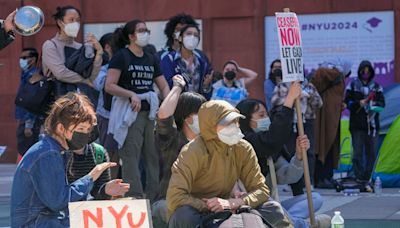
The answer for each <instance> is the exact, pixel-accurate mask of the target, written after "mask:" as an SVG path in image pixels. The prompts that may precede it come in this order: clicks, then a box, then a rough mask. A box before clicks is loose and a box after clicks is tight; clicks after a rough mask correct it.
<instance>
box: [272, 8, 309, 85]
mask: <svg viewBox="0 0 400 228" xmlns="http://www.w3.org/2000/svg"><path fill="white" fill-rule="evenodd" d="M275 18H276V26H277V31H278V37H279V50H280V51H279V52H280V58H281V64H282V81H283V82H291V81H296V80H299V81H303V80H304V68H303V48H302V43H301V36H300V26H299V21H298V20H297V16H296V14H295V13H275Z"/></svg>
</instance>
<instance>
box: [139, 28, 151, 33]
mask: <svg viewBox="0 0 400 228" xmlns="http://www.w3.org/2000/svg"><path fill="white" fill-rule="evenodd" d="M135 32H136V33H143V32H147V33H149V34H150V30H148V29H147V28H145V29H144V28H142V29H137V30H136V31H135Z"/></svg>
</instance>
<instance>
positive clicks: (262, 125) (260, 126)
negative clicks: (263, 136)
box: [254, 117, 271, 132]
mask: <svg viewBox="0 0 400 228" xmlns="http://www.w3.org/2000/svg"><path fill="white" fill-rule="evenodd" d="M270 125H271V120H270V118H269V117H265V118H262V119H259V120H257V127H256V128H255V129H254V131H255V132H260V131H268V129H269V126H270Z"/></svg>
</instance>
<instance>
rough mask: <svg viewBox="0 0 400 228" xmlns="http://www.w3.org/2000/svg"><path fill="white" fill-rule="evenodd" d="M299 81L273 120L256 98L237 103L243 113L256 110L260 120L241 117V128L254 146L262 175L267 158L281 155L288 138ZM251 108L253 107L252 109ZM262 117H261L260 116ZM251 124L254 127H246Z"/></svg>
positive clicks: (299, 90)
mask: <svg viewBox="0 0 400 228" xmlns="http://www.w3.org/2000/svg"><path fill="white" fill-rule="evenodd" d="M300 92H301V87H300V83H298V82H294V83H293V84H292V85H291V87H290V90H289V94H288V96H287V98H286V100H285V103H284V105H283V106H281V107H279V108H278V109H276V110H275V112H276V113H274V115H273V116H274V121H273V123H271V120H270V119H269V118H268V113H267V111H266V109H265V106H263V105H259V102H258V101H257V100H253V99H249V100H244V101H242V102H241V103H239V104H238V105H237V108H238V109H239V111H240V112H243V114H244V115H250V114H249V113H253V112H254V111H256V113H257V115H258V116H259V117H260V120H258V121H257V122H255V121H254V120H251V119H248V118H246V119H241V120H240V123H241V128H242V130H243V133H244V135H245V136H244V139H246V140H247V141H248V142H250V144H251V145H252V146H253V147H254V150H255V152H256V154H257V158H258V164H259V165H260V167H261V172H262V173H263V174H264V175H267V174H268V167H267V158H268V157H273V158H277V157H279V156H280V155H281V151H282V148H283V147H284V145H285V143H286V142H287V140H288V136H289V135H290V131H291V130H292V123H293V113H294V111H293V109H292V107H293V104H294V101H295V100H296V98H297V97H298V96H299V95H300ZM252 108H255V110H253V109H252ZM261 117H262V118H261ZM247 126H252V127H253V128H255V130H253V128H250V127H247Z"/></svg>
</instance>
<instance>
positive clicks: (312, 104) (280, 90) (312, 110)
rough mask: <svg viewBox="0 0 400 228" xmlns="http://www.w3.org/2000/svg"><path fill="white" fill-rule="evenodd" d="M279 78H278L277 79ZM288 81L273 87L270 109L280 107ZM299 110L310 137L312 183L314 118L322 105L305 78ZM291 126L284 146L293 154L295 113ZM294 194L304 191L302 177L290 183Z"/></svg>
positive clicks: (279, 71)
mask: <svg viewBox="0 0 400 228" xmlns="http://www.w3.org/2000/svg"><path fill="white" fill-rule="evenodd" d="M274 72H275V73H278V74H276V75H277V77H278V81H282V71H281V70H280V69H278V70H275V71H274ZM279 78H280V79H279ZM289 86H290V84H289V83H279V84H277V86H276V87H275V91H274V95H273V97H272V100H271V102H272V110H274V109H275V108H277V107H280V106H281V105H283V103H284V102H285V99H286V96H287V95H288V91H289ZM300 102H301V112H302V114H303V120H302V121H303V124H304V132H305V134H306V135H307V136H309V137H310V138H309V139H310V149H309V150H307V158H308V161H309V162H308V164H309V170H310V179H311V184H313V183H314V170H315V150H314V146H315V145H314V120H315V118H316V112H317V111H318V109H319V108H321V107H322V99H321V96H320V95H319V93H318V91H317V89H316V88H315V86H314V85H313V84H312V83H311V82H308V80H307V79H305V80H304V81H303V82H302V85H301V96H300ZM293 120H294V121H293V126H292V131H291V133H290V135H289V136H288V138H289V139H288V140H287V141H286V146H287V148H288V150H289V152H290V153H291V155H292V156H293V155H294V151H295V150H296V138H297V135H298V130H297V115H296V113H294V115H293ZM291 187H292V190H293V193H294V195H297V194H298V195H301V194H303V193H304V191H303V188H304V179H301V180H299V182H298V183H295V184H293V185H291Z"/></svg>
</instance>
